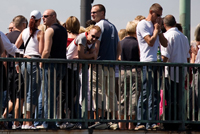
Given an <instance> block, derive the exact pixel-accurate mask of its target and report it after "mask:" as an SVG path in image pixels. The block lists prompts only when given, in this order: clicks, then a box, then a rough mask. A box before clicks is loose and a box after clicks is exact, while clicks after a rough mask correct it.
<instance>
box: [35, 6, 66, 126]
mask: <svg viewBox="0 0 200 134" xmlns="http://www.w3.org/2000/svg"><path fill="white" fill-rule="evenodd" d="M42 19H43V22H44V25H46V26H47V27H48V29H47V30H46V31H45V44H44V51H43V53H42V57H41V58H42V59H46V58H56V59H66V44H67V31H66V29H65V28H64V27H62V26H61V25H59V24H58V23H57V15H56V12H55V11H54V10H52V9H48V10H46V11H45V12H44V13H43V16H42ZM55 65H56V64H55V63H51V64H50V76H51V79H50V88H48V66H42V64H40V66H41V67H43V68H44V80H43V81H44V84H45V86H44V97H45V99H44V118H45V119H47V118H48V110H50V118H51V119H52V118H53V114H54V113H53V109H54V107H53V106H54V77H53V76H54V67H55V69H56V76H55V77H56V80H57V81H56V86H59V80H61V79H62V78H63V76H64V75H65V68H64V66H62V73H60V70H59V68H60V65H57V66H55ZM58 76H59V77H58ZM49 90H50V108H49V106H48V101H47V100H48V92H49ZM58 92H59V87H57V88H56V96H58ZM40 96H41V95H40ZM41 100H42V97H39V102H41ZM37 128H51V129H52V128H56V125H55V123H52V122H43V124H42V125H41V126H37Z"/></svg>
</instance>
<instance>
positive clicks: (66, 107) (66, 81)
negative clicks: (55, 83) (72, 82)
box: [65, 63, 69, 118]
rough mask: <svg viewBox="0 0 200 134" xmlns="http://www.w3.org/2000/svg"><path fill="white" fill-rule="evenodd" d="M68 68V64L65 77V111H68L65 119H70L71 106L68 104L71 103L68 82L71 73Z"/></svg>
mask: <svg viewBox="0 0 200 134" xmlns="http://www.w3.org/2000/svg"><path fill="white" fill-rule="evenodd" d="M68 66H69V63H67V69H66V74H67V75H66V76H65V83H66V84H65V110H66V114H65V118H68V116H67V115H68V107H69V105H68V103H69V101H68V99H69V98H68V92H69V88H68V84H69V83H68V80H69V78H68V74H69V73H68V72H69V68H68Z"/></svg>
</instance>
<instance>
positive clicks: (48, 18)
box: [42, 9, 57, 27]
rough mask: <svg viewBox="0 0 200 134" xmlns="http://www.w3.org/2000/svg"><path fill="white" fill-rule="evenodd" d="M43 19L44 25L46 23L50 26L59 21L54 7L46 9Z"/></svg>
mask: <svg viewBox="0 0 200 134" xmlns="http://www.w3.org/2000/svg"><path fill="white" fill-rule="evenodd" d="M42 19H43V23H44V25H46V26H47V27H50V26H51V25H53V24H54V23H57V15H56V12H55V11H54V10H52V9H47V10H45V11H44V13H43V16H42Z"/></svg>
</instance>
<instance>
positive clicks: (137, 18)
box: [134, 15, 145, 21]
mask: <svg viewBox="0 0 200 134" xmlns="http://www.w3.org/2000/svg"><path fill="white" fill-rule="evenodd" d="M143 19H145V17H144V16H142V15H138V16H136V17H135V19H134V20H139V21H141V20H143Z"/></svg>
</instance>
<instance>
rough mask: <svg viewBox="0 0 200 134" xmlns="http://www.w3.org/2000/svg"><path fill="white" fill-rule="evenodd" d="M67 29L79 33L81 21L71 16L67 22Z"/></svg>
mask: <svg viewBox="0 0 200 134" xmlns="http://www.w3.org/2000/svg"><path fill="white" fill-rule="evenodd" d="M65 25H66V30H67V32H69V33H73V34H79V29H80V22H79V20H78V19H77V18H76V17H75V16H70V17H69V18H68V19H67V20H66V22H65Z"/></svg>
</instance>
